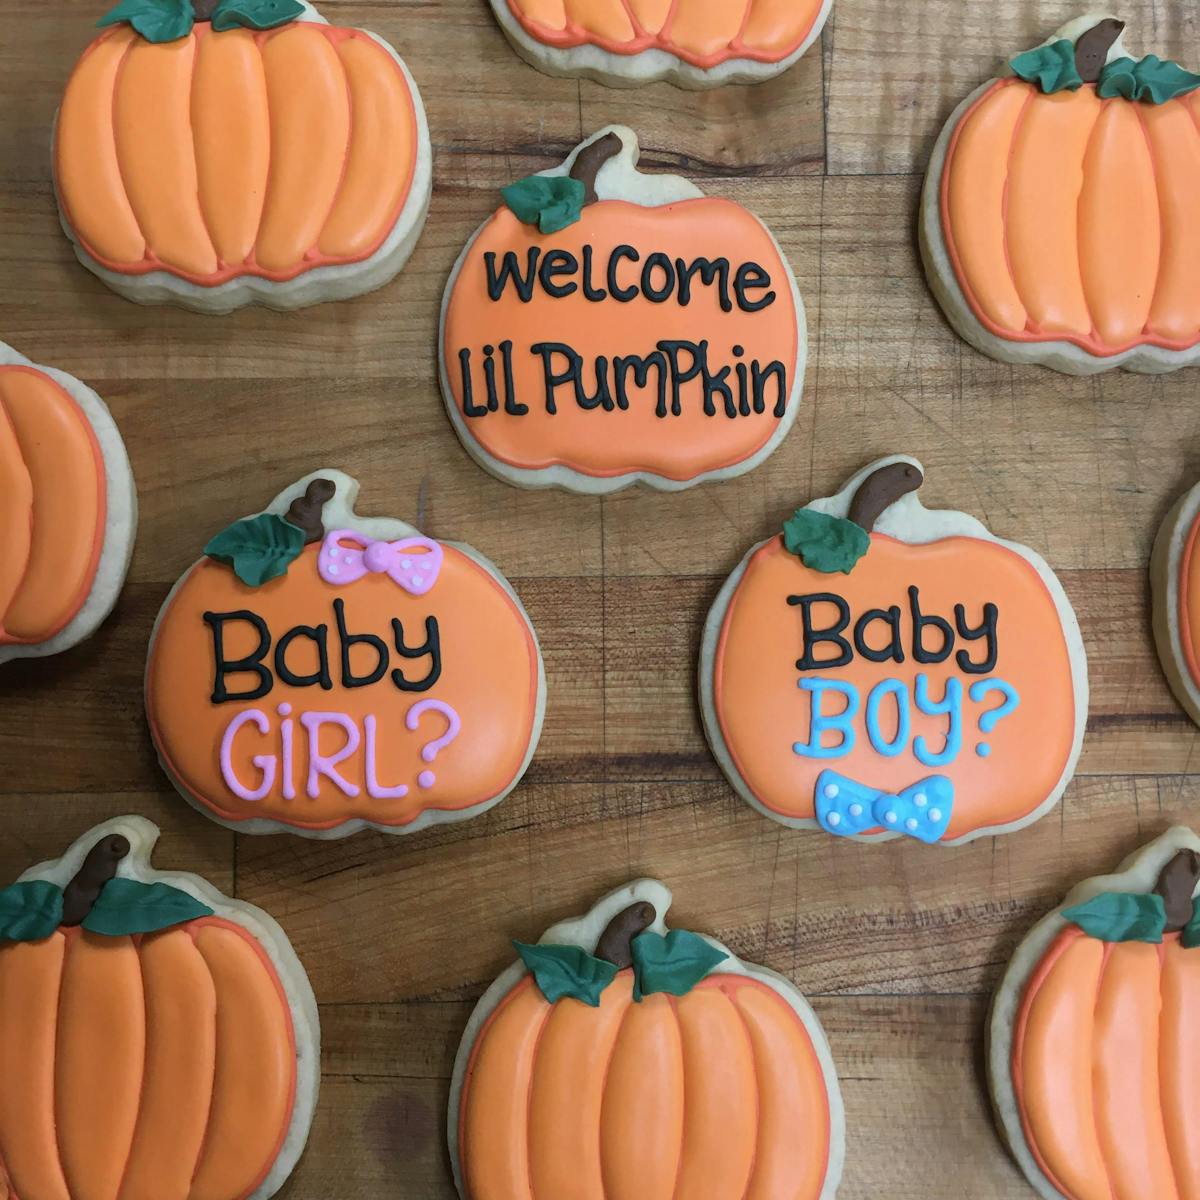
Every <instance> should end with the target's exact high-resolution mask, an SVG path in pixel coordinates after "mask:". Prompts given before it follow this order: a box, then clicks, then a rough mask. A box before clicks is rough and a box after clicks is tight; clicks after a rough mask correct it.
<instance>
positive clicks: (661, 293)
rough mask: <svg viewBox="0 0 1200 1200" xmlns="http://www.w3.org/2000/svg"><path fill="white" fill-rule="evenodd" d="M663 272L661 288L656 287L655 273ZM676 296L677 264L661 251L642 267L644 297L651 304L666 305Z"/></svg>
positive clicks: (647, 260)
mask: <svg viewBox="0 0 1200 1200" xmlns="http://www.w3.org/2000/svg"><path fill="white" fill-rule="evenodd" d="M655 271H661V272H662V275H663V282H662V286H661V287H655V286H654V272H655ZM674 294H675V264H674V263H672V262H671V260H670V259H669V258H668V257H667V256H666V255H665V254H662V253H661V252H659V251H655V253H653V254H651V255H650V257H649V258H648V259H646V264H645V266H643V267H642V295H643V296H645V297H646V299H647V300H649V301H650V303H651V304H665V303H666V302H667V301H668V300H670V298H671V297H672V296H673V295H674Z"/></svg>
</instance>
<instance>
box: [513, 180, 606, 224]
mask: <svg viewBox="0 0 1200 1200" xmlns="http://www.w3.org/2000/svg"><path fill="white" fill-rule="evenodd" d="M500 194H501V195H502V196H503V197H504V203H505V204H507V205H508V207H509V208H511V209H512V211H513V212H514V213H515V214H516V217H517V220H518V221H523V222H524V223H525V224H526V225H536V226H537V227H538V228H539V229H540V230H541V231H542V232H543V233H558V231H559V230H560V229H566V227H567V226H568V225H574V224H575V222H576V221H578V220H579V218H580V216H581V215H582V213H583V202H584V199H585V197H586V196H587V189H586V188H585V187H584V186H583V183H582V182H581V181H580V180H578V179H572V178H571V177H570V176H568V175H554V176H546V175H531V176H530V177H529V178H528V179H520V180H518V181H517V182H516V183H510V184H509V185H508V187H506V188H504V189H503V190H502V191H501V193H500Z"/></svg>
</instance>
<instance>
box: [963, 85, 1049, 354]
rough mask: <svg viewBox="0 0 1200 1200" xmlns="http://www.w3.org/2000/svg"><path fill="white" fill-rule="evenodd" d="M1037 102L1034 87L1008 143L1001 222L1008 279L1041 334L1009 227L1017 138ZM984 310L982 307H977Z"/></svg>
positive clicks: (1028, 326) (1034, 329)
mask: <svg viewBox="0 0 1200 1200" xmlns="http://www.w3.org/2000/svg"><path fill="white" fill-rule="evenodd" d="M1036 100H1037V91H1036V89H1035V88H1033V87H1032V85H1031V86H1030V88H1029V95H1028V96H1026V98H1025V103H1024V105H1022V107H1021V111H1020V112H1019V113H1018V114H1017V120H1016V124H1015V125H1013V131H1012V138H1011V139H1010V141H1009V143H1008V156H1007V161H1006V163H1005V167H1004V189H1003V191H1002V193H1001V200H1000V221H1001V228H1002V229H1003V231H1004V247H1003V249H1004V264H1005V266H1006V267H1007V268H1008V277H1009V278H1010V279H1011V280H1012V285H1013V291H1014V292H1015V293H1016V295H1017V299H1018V300H1020V302H1021V307H1022V308H1023V309H1024V310H1025V328H1026V330H1028V331H1029V332H1032V333H1039V332H1040V330H1038V329H1037V327H1036V322H1035V321H1034V319H1033V313H1032V312H1031V311H1030V309H1029V304H1028V302H1027V301H1026V299H1025V297H1024V296H1022V295H1021V288H1020V285H1019V284H1018V283H1017V272H1016V269H1015V268H1014V267H1013V256H1012V242H1011V240H1010V237H1009V225H1008V210H1009V196H1010V188H1011V186H1012V173H1013V164H1014V163H1015V162H1016V158H1017V138H1018V137H1019V135H1020V133H1021V130H1022V129H1023V128H1024V126H1025V122H1026V120H1027V119H1028V116H1029V110H1030V108H1032V107H1033V104H1034V101H1036ZM977 307H978V308H980V309H982V305H977Z"/></svg>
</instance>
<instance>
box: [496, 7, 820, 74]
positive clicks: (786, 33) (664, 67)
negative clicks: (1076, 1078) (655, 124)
mask: <svg viewBox="0 0 1200 1200" xmlns="http://www.w3.org/2000/svg"><path fill="white" fill-rule="evenodd" d="M492 8H493V10H494V11H495V13H496V19H497V20H498V21H499V22H500V27H501V28H502V29H503V30H504V32H505V34H506V35H507V37H508V40H509V41H510V42H512V44H513V46H514V48H515V49H516V51H517V53H518V54H519V55H520V56H521V57H522V58H523V59H525V61H526V62H528V63H530V64H531V65H532V66H535V67H537V68H538V70H539V71H545V72H546V74H548V75H582V76H585V77H587V78H588V79H595V80H598V81H599V82H600V83H607V84H609V85H610V86H612V87H633V86H637V85H638V84H642V83H653V82H654V81H655V80H659V79H665V80H667V81H668V82H670V83H673V84H676V85H677V86H679V87H685V88H710V87H719V86H720V85H721V84H725V83H761V82H762V81H763V80H765V79H773V78H774V77H775V76H776V75H780V74H782V73H783V72H784V71H786V70H787V69H788V67H790V66H792V65H793V64H794V63H796V62H798V61H799V59H800V56H801V55H802V54H804V52H805V51H806V50H807V49H808V48H809V47H810V46H811V45H812V44H813V42H815V41H816V40H817V38H818V37H820V35H821V30H822V29H823V28H824V25H825V21H826V19H827V18H828V17H829V13H830V11H831V10H832V8H833V0H716V2H714V0H492Z"/></svg>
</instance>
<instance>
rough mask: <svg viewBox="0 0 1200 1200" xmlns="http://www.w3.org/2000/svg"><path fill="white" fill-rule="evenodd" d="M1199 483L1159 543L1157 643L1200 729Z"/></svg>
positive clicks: (1170, 517)
mask: <svg viewBox="0 0 1200 1200" xmlns="http://www.w3.org/2000/svg"><path fill="white" fill-rule="evenodd" d="M1198 541H1200V484H1197V485H1196V486H1195V487H1193V488H1192V490H1191V491H1190V492H1188V493H1187V494H1186V495H1185V496H1183V497H1182V498H1181V499H1180V500H1179V503H1178V504H1176V505H1175V507H1174V508H1172V509H1171V511H1170V512H1169V513H1168V514H1167V519H1166V520H1165V521H1164V522H1163V524H1162V528H1161V529H1160V530H1159V533H1158V538H1157V539H1156V540H1155V543H1154V555H1153V557H1152V559H1151V563H1150V585H1151V590H1152V591H1153V593H1154V640H1155V643H1156V644H1157V646H1158V657H1159V658H1160V659H1161V660H1162V665H1163V670H1164V671H1166V674H1167V680H1168V682H1169V683H1170V685H1171V690H1172V691H1173V692H1174V693H1175V698H1176V699H1177V700H1178V701H1179V703H1180V704H1182V705H1183V707H1184V708H1185V709H1186V710H1187V713H1188V716H1190V717H1191V718H1192V720H1193V721H1195V722H1196V724H1198V725H1200V546H1198V545H1197V542H1198Z"/></svg>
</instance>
